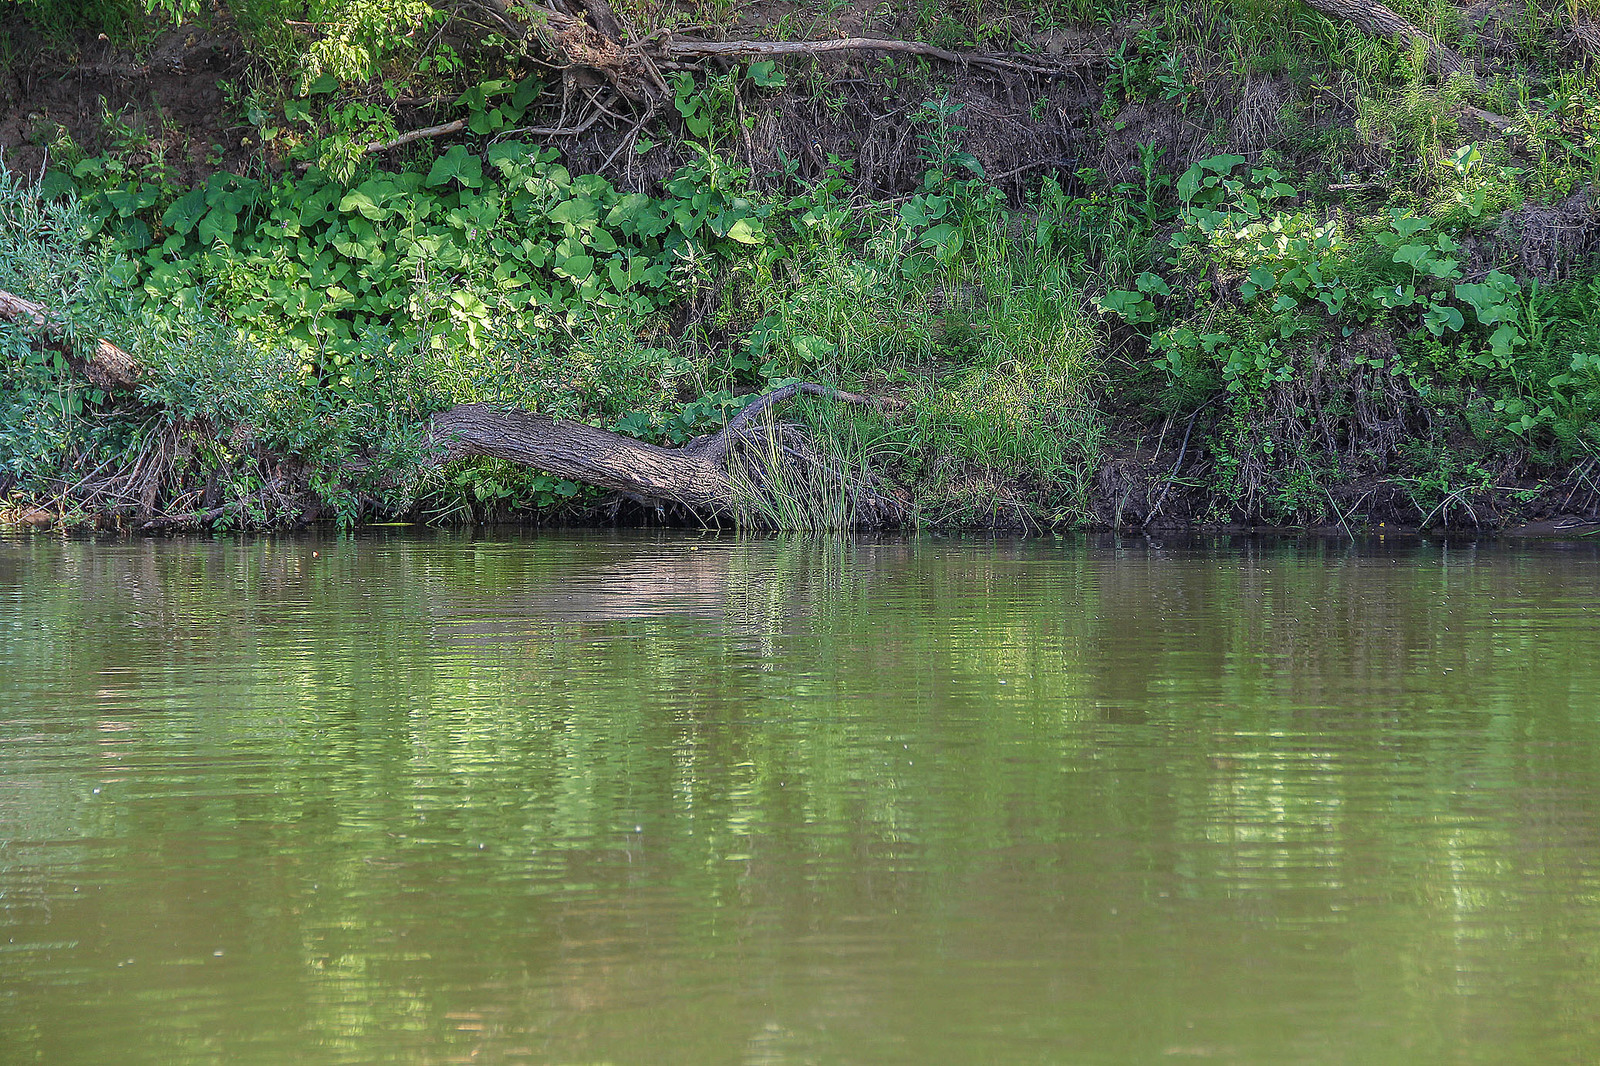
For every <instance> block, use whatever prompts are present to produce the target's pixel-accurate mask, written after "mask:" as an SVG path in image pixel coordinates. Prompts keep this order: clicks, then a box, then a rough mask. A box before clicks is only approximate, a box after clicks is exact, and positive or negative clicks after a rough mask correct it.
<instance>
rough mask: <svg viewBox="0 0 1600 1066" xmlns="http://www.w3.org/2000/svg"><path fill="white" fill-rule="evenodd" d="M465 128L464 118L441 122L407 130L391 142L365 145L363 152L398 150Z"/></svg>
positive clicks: (376, 142)
mask: <svg viewBox="0 0 1600 1066" xmlns="http://www.w3.org/2000/svg"><path fill="white" fill-rule="evenodd" d="M466 128H467V120H466V119H464V118H458V119H456V120H455V121H453V122H443V123H440V124H439V125H437V126H426V127H424V128H422V129H420V130H408V131H406V132H405V133H402V134H401V135H400V136H398V137H395V138H394V139H393V140H388V141H374V142H373V143H371V144H369V145H367V147H366V148H365V149H364V151H365V152H367V153H368V154H370V153H373V152H387V151H388V150H389V149H391V148H399V147H400V146H402V145H406V144H410V143H412V142H413V141H420V140H424V139H426V138H429V137H444V136H446V135H448V134H451V133H455V132H456V131H457V130H464V129H466Z"/></svg>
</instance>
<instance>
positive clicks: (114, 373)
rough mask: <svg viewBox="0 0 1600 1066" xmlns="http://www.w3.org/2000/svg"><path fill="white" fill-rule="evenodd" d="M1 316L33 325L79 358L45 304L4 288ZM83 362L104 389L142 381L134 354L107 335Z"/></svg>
mask: <svg viewBox="0 0 1600 1066" xmlns="http://www.w3.org/2000/svg"><path fill="white" fill-rule="evenodd" d="M0 319H5V320H6V321H9V322H22V323H25V324H27V325H31V326H33V327H34V328H35V329H38V330H39V331H40V332H41V333H42V334H44V335H45V338H46V340H45V343H46V344H48V345H49V346H50V347H51V348H52V349H54V350H56V351H58V352H60V353H61V354H62V355H64V356H66V357H67V358H68V359H73V360H79V357H78V355H77V354H76V353H75V352H73V351H72V349H71V346H70V345H68V344H67V340H66V337H65V336H64V335H63V332H62V329H61V324H60V323H59V322H58V321H57V320H56V319H55V317H54V316H53V315H51V314H50V313H49V312H48V311H46V310H45V307H44V305H43V304H39V303H35V302H34V301H32V300H25V299H23V298H22V297H20V296H13V295H12V294H11V293H9V292H6V291H4V290H0ZM81 362H82V364H83V368H84V372H85V374H86V375H87V376H88V378H89V380H90V381H92V382H94V383H95V384H96V385H98V386H99V387H100V388H103V389H109V388H115V387H118V386H128V385H132V384H134V383H135V382H137V381H138V380H139V365H138V363H137V362H135V361H134V358H133V356H131V355H129V354H128V353H127V352H125V351H123V350H122V349H121V348H118V347H117V346H116V345H115V344H112V343H111V342H110V341H108V340H105V339H103V338H102V339H101V340H99V341H97V342H96V344H95V348H94V351H92V352H90V353H89V355H88V356H87V357H84V358H82V359H81Z"/></svg>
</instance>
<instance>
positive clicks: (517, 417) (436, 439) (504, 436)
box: [424, 382, 906, 524]
mask: <svg viewBox="0 0 1600 1066" xmlns="http://www.w3.org/2000/svg"><path fill="white" fill-rule="evenodd" d="M802 393H805V394H809V395H813V396H821V397H825V398H827V399H831V400H835V401H838V402H840V403H847V404H855V405H862V406H873V407H879V408H903V407H905V406H906V405H905V403H904V402H903V401H899V400H893V399H886V398H875V397H870V396H862V395H859V394H857V393H852V392H844V391H842V390H839V389H833V388H829V387H828V386H825V385H817V384H813V383H810V382H799V383H796V384H792V385H786V386H784V387H783V388H779V389H774V390H773V391H771V392H768V393H764V394H762V395H760V396H758V397H756V398H755V399H753V400H751V401H750V402H749V403H748V404H746V405H745V407H744V408H743V409H742V410H740V411H739V412H738V413H737V414H735V415H734V416H733V417H732V418H730V419H729V420H728V422H727V424H726V425H724V426H723V428H722V429H721V430H720V431H719V432H717V433H716V434H714V435H712V436H709V437H704V438H701V439H699V440H697V441H693V442H691V443H689V444H686V445H684V446H683V447H681V448H663V447H661V446H659V445H655V444H649V443H647V442H645V441H641V440H635V439H634V438H632V437H628V436H624V435H622V434H620V433H613V432H611V431H610V430H606V429H600V428H598V427H595V426H590V425H587V424H584V423H582V422H567V421H563V420H560V419H556V418H551V417H550V416H549V415H543V414H538V413H536V412H532V411H521V410H503V409H500V408H496V407H494V406H493V405H490V404H483V403H469V404H458V405H457V406H455V407H452V408H450V409H449V410H447V411H441V412H440V413H438V414H436V415H434V416H433V418H432V419H430V421H429V424H428V430H427V434H426V436H425V438H424V453H425V455H426V456H427V458H428V461H430V462H434V463H441V462H448V461H450V460H452V459H461V458H466V457H469V456H487V457H490V458H495V459H503V460H506V461H508V462H513V463H520V464H522V465H524V466H531V467H534V468H535V469H538V470H542V471H544V472H545V473H549V474H555V475H556V476H558V477H564V478H570V479H571V480H573V481H581V482H583V483H585V484H588V485H594V486H596V487H599V488H604V489H610V490H612V491H614V492H618V493H622V494H623V495H625V496H630V497H636V498H643V499H647V500H656V501H661V502H664V503H676V504H681V505H683V506H684V507H686V508H688V509H689V510H690V511H692V512H695V513H697V514H700V515H702V516H704V517H711V516H713V515H718V514H721V515H734V516H736V517H737V516H741V515H744V514H746V513H748V512H749V511H751V510H752V509H754V510H757V511H759V510H761V505H762V501H761V500H759V499H752V498H751V496H752V493H754V494H756V495H758V496H759V495H760V494H761V493H763V492H764V491H766V490H767V488H768V486H766V485H764V484H762V483H761V476H760V474H759V473H757V474H752V470H751V463H750V462H749V461H748V459H747V457H744V456H741V455H739V454H737V453H738V452H740V450H741V449H742V448H744V446H746V445H747V444H749V443H750V442H751V440H752V439H753V435H752V433H751V428H752V424H753V423H754V421H755V420H756V418H757V417H758V416H759V415H760V414H761V413H762V412H764V411H768V410H770V408H772V407H773V406H774V405H776V404H778V403H781V402H783V401H784V400H787V399H790V398H792V397H794V396H797V395H800V394H802ZM754 439H756V440H758V441H759V438H754ZM756 451H757V454H760V450H759V449H757V450H756ZM787 456H788V457H787V459H784V458H782V457H779V456H774V455H765V456H763V457H762V458H763V461H764V462H766V463H772V462H791V463H796V464H799V465H802V466H805V465H809V466H812V467H815V466H816V465H817V464H819V463H825V462H826V461H825V460H823V459H822V458H821V457H820V456H813V455H808V454H806V453H805V452H804V451H800V450H798V449H790V450H789V452H788V453H787ZM803 473H814V471H807V472H803ZM835 474H836V476H839V477H846V478H853V480H855V481H856V482H857V483H856V484H852V485H849V486H846V488H847V490H848V491H849V493H850V494H851V495H852V496H853V497H854V498H855V501H856V503H857V504H858V505H859V506H858V507H857V510H858V511H859V512H860V513H861V515H862V517H863V519H865V520H866V521H867V522H868V524H883V523H886V522H890V521H894V520H897V519H898V518H900V517H902V515H901V511H902V508H901V506H900V505H899V503H898V502H897V501H896V500H895V499H894V498H893V497H891V496H889V495H886V494H885V493H883V492H880V491H879V490H878V489H877V488H876V487H875V486H874V485H872V484H870V483H869V482H870V479H867V478H859V477H854V475H851V474H846V473H843V472H838V471H835ZM791 483H792V479H791Z"/></svg>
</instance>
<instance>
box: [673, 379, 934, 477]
mask: <svg viewBox="0 0 1600 1066" xmlns="http://www.w3.org/2000/svg"><path fill="white" fill-rule="evenodd" d="M801 393H805V394H807V395H810V396H822V397H825V398H827V399H830V400H837V401H838V402H840V403H849V404H857V405H859V406H863V407H877V408H880V409H881V408H885V407H889V408H895V409H903V408H905V407H907V406H909V405H908V404H907V403H906V402H905V401H904V400H896V399H892V398H890V397H886V396H879V397H874V396H862V395H861V394H859V393H855V392H845V391H844V390H842V389H835V388H830V387H829V386H827V385H814V384H812V383H811V382H808V381H800V382H796V383H795V384H793V385H785V386H783V388H781V389H773V390H772V391H771V392H768V393H764V394H762V395H760V396H757V397H756V398H755V399H754V400H751V401H750V402H749V403H748V404H746V405H745V406H744V407H743V408H742V409H741V410H740V411H739V412H738V413H737V414H735V415H734V416H733V417H732V418H730V419H728V423H727V425H725V426H723V427H722V429H721V430H720V431H719V432H718V433H717V434H716V435H715V436H713V437H711V438H710V439H709V440H707V441H705V442H703V443H702V444H701V445H700V446H699V447H698V448H697V449H696V450H697V451H698V452H699V453H700V454H701V455H704V456H706V457H708V458H712V459H721V458H723V457H725V456H726V455H727V454H728V449H729V447H730V446H731V445H732V443H733V441H734V440H735V439H736V438H737V437H738V436H739V434H741V433H742V432H743V431H744V427H745V426H747V425H749V424H750V422H751V420H752V419H754V418H755V417H756V415H758V414H760V413H761V412H762V411H764V410H766V409H767V408H769V407H771V406H772V405H774V404H778V403H782V402H783V401H784V400H787V399H789V398H791V397H793V396H798V395H800V394H801Z"/></svg>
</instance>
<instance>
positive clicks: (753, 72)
mask: <svg viewBox="0 0 1600 1066" xmlns="http://www.w3.org/2000/svg"><path fill="white" fill-rule="evenodd" d="M747 72H748V73H749V75H750V80H751V81H753V82H755V83H756V84H757V85H758V86H760V87H761V88H763V89H781V88H783V84H784V77H783V71H781V70H779V69H778V64H776V63H774V62H773V61H772V60H770V59H762V60H759V61H757V62H755V63H751V64H750V66H749V68H748V71H747Z"/></svg>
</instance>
